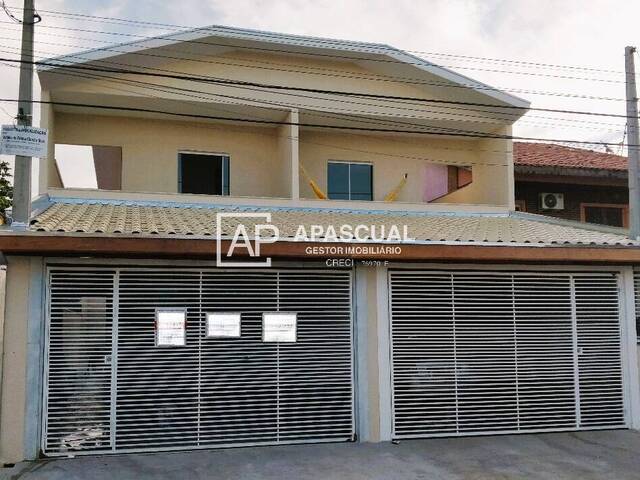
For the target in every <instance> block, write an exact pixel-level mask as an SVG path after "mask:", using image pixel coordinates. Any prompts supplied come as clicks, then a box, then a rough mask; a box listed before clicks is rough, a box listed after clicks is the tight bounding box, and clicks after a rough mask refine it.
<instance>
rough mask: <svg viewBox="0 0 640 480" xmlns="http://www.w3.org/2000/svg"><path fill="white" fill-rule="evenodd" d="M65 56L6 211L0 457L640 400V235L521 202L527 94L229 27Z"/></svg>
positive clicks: (549, 414) (615, 424)
mask: <svg viewBox="0 0 640 480" xmlns="http://www.w3.org/2000/svg"><path fill="white" fill-rule="evenodd" d="M48 63H49V65H48V66H46V67H42V68H40V70H39V73H38V74H39V80H40V84H41V86H42V98H43V99H45V100H46V101H49V102H52V103H45V104H43V108H42V115H41V118H42V124H43V125H42V126H44V127H46V128H47V129H48V130H49V133H50V148H49V154H48V156H47V158H46V159H44V160H43V161H42V162H40V168H39V175H40V177H39V196H38V198H37V200H36V201H35V202H34V204H33V214H32V219H31V221H30V225H29V227H28V229H26V230H25V229H21V228H20V226H19V225H18V226H15V225H14V226H7V227H5V228H4V229H3V230H2V231H1V232H0V251H2V252H3V254H4V255H5V257H6V259H7V283H6V297H7V302H6V309H5V316H4V330H3V334H4V341H3V343H2V344H3V345H4V352H3V355H2V358H3V363H2V372H3V377H2V406H1V407H2V408H1V411H0V456H1V457H2V461H4V462H15V461H18V460H22V459H24V458H35V457H37V456H39V455H44V456H68V455H79V454H98V453H125V452H140V451H144V452H157V451H166V450H180V449H195V448H211V447H217V446H240V445H255V444H284V443H304V442H325V441H333V442H341V441H354V440H357V441H365V442H378V441H390V440H392V439H401V438H415V437H431V436H458V435H472V434H473V435H475V434H478V435H480V434H490V433H506V432H513V433H517V432H541V431H558V430H584V429H601V428H632V427H634V428H637V427H638V426H639V425H640V401H639V399H638V397H639V396H640V391H639V390H638V372H637V360H636V358H637V352H636V342H635V338H636V336H635V331H634V308H633V295H634V286H633V279H634V276H633V266H634V265H637V264H638V262H640V248H639V244H638V242H637V241H634V240H631V239H629V238H628V237H627V233H626V232H625V231H624V230H622V229H614V228H604V227H598V226H589V225H581V224H578V223H575V222H564V221H560V220H557V219H549V218H546V217H543V216H538V215H531V214H526V213H521V212H515V211H514V208H515V204H514V177H513V160H512V142H511V140H510V139H509V136H510V134H511V128H512V125H511V122H513V121H515V120H516V117H517V115H518V114H524V113H525V112H526V110H527V108H528V103H527V102H526V101H524V100H522V99H519V98H517V97H514V96H512V95H510V94H507V93H504V92H501V91H499V90H497V89H495V88H492V87H489V86H487V85H484V84H482V83H479V82H476V81H474V80H472V79H470V78H468V77H465V76H462V75H459V74H457V73H455V72H452V71H450V70H447V69H444V68H441V67H438V66H437V65H434V64H431V63H429V62H427V61H425V60H421V59H419V58H417V57H414V56H412V55H409V54H408V53H406V52H403V51H401V50H397V49H395V48H392V47H388V46H385V45H376V44H368V43H359V42H347V41H338V40H330V39H319V38H309V37H299V36H292V35H284V34H276V33H267V32H256V31H250V30H240V29H233V28H226V27H209V28H202V29H195V30H190V31H186V32H180V33H174V34H171V35H167V36H164V37H158V38H155V39H149V40H142V41H139V42H135V43H130V44H124V45H118V46H114V47H107V48H101V49H97V50H92V51H88V52H82V53H79V54H73V55H68V56H65V57H61V58H58V59H54V60H51V61H49V62H48ZM55 65H58V66H55ZM117 69H120V70H123V69H124V70H125V71H126V72H125V73H122V72H117V71H112V70H117ZM132 70H133V71H132ZM134 72H144V73H147V74H153V75H146V76H145V75H137V74H136V73H134ZM466 103H471V104H473V105H474V107H473V113H472V114H470V113H469V110H468V109H467V108H466ZM479 105H481V106H482V107H481V108H480V107H479ZM505 112H508V113H509V115H505V114H504V113H505ZM505 118H508V119H509V120H505ZM63 157H65V158H63ZM65 159H66V160H69V159H72V161H77V162H82V161H84V162H95V167H96V168H95V171H96V176H97V185H98V187H100V188H99V189H86V188H85V189H79V188H72V185H70V184H67V185H66V186H65V185H64V183H63V181H62V180H63V179H62V178H60V175H59V174H58V168H57V163H56V160H58V161H59V162H62V161H64V160H65ZM73 159H76V160H73ZM60 165H62V163H60ZM77 165H79V163H78V164H77ZM325 195H328V197H329V199H320V198H318V197H323V196H325ZM385 199H386V200H387V201H385ZM392 200H393V201H392ZM219 214H224V215H223V217H222V218H221V217H220V215H219ZM256 225H262V227H259V228H258V232H260V231H265V233H266V234H267V236H265V237H262V236H260V235H259V237H260V238H259V240H261V241H264V243H261V244H259V245H260V248H261V250H260V253H261V257H260V258H255V257H250V256H249V248H246V247H247V244H246V243H245V244H243V245H244V247H243V245H240V246H239V245H238V244H237V242H235V240H239V239H240V238H241V237H239V236H238V235H239V233H242V228H241V227H242V226H245V227H246V228H247V229H248V230H249V231H251V232H253V231H254V227H256ZM273 226H276V227H278V229H279V233H280V236H279V238H273V237H269V236H268V235H269V234H272V233H273V231H274V229H273ZM368 226H369V227H370V226H373V227H374V229H376V231H373V230H371V229H370V230H367V228H368ZM394 226H397V227H399V230H400V231H402V230H404V229H405V228H406V230H407V234H408V235H407V237H408V238H393V237H392V238H391V239H390V240H389V241H386V240H387V239H388V237H389V235H382V234H381V232H380V230H381V229H382V227H385V229H387V232H390V231H391V230H393V227H394ZM239 227H240V228H239ZM301 227H302V228H304V229H305V230H306V231H307V232H310V233H313V232H319V234H320V238H303V237H302V236H301V235H300V233H301V232H300V230H301ZM343 227H347V229H354V230H357V231H360V230H364V231H365V235H364V237H365V238H362V241H361V242H355V241H352V242H347V243H344V242H339V241H336V239H335V237H334V236H333V234H331V233H330V232H331V229H332V228H335V229H336V230H337V231H338V232H340V231H341V230H342V228H343ZM362 227H364V229H362ZM253 239H254V240H255V236H254V238H253ZM274 240H275V242H273V241H274ZM267 242H273V243H267ZM249 245H250V246H251V248H252V249H253V248H254V246H255V244H254V243H251V244H249ZM232 251H233V253H234V255H233V257H231V258H229V255H228V254H229V253H230V252H232ZM217 257H218V258H217ZM267 257H269V259H270V261H271V264H270V266H267V265H265V264H264V262H263V261H264V260H266V259H267ZM349 259H355V260H356V262H354V263H351V262H350V261H349ZM216 260H221V261H223V262H227V263H224V264H223V265H220V264H219V263H217V262H216ZM360 260H362V261H360ZM230 261H231V262H235V263H232V264H231V265H230V264H229V263H228V262H230ZM248 261H252V262H256V261H258V262H260V263H258V264H257V265H252V266H248V264H247V262H248Z"/></svg>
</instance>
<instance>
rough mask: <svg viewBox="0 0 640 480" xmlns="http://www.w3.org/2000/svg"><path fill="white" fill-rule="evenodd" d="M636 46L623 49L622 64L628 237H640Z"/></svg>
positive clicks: (639, 140) (639, 158)
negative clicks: (627, 178) (627, 192)
mask: <svg viewBox="0 0 640 480" xmlns="http://www.w3.org/2000/svg"><path fill="white" fill-rule="evenodd" d="M635 52H636V47H626V48H625V49H624V66H625V72H626V74H627V82H626V83H627V142H628V147H627V149H628V154H629V173H628V176H629V228H630V237H631V238H633V239H638V238H640V185H638V183H639V181H638V180H639V179H638V175H639V174H640V130H638V94H637V92H636V70H635V65H634V61H633V54H634V53H635Z"/></svg>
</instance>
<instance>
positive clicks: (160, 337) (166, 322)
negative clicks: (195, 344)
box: [156, 310, 187, 347]
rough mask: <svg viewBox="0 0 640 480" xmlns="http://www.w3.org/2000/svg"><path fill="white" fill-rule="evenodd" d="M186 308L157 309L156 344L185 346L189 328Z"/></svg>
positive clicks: (160, 345) (159, 345) (161, 345)
mask: <svg viewBox="0 0 640 480" xmlns="http://www.w3.org/2000/svg"><path fill="white" fill-rule="evenodd" d="M186 327H187V312H186V310H157V311H156V346H158V347H184V346H185V345H186V337H187V335H186V330H187V328H186Z"/></svg>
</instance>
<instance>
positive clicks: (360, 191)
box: [351, 163, 373, 200]
mask: <svg viewBox="0 0 640 480" xmlns="http://www.w3.org/2000/svg"><path fill="white" fill-rule="evenodd" d="M372 170H373V167H372V166H371V165H365V164H361V163H352V164H351V200H372V199H373V195H372V193H373V192H372V190H373V188H372V186H371V183H372V182H371V180H372V178H371V177H372Z"/></svg>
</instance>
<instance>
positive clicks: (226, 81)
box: [0, 58, 627, 118]
mask: <svg viewBox="0 0 640 480" xmlns="http://www.w3.org/2000/svg"><path fill="white" fill-rule="evenodd" d="M0 61H4V62H12V63H21V62H22V60H17V59H13V58H0ZM55 61H56V60H55V59H54V60H53V62H55ZM31 63H33V64H34V65H38V66H49V67H55V68H62V69H65V68H66V69H73V70H87V71H95V72H104V73H122V74H130V75H142V76H151V77H162V78H171V79H173V80H184V81H190V82H197V83H210V84H216V85H226V86H230V87H234V86H253V87H260V88H266V89H269V90H284V91H287V90H291V91H301V92H309V93H323V94H328V95H338V96H348V97H360V98H374V99H380V100H388V101H398V100H400V101H409V102H415V103H435V104H448V105H470V106H476V107H488V108H492V109H497V110H501V109H508V110H518V111H520V112H523V113H524V112H525V111H527V110H532V111H539V112H553V113H565V114H574V115H590V116H604V117H614V118H627V116H626V115H621V114H613V113H603V112H590V111H585V110H564V109H553V108H526V107H518V106H515V105H496V104H488V103H481V102H464V101H459V100H442V99H433V98H422V97H405V96H399V95H383V94H375V93H366V92H352V91H344V90H325V89H320V88H307V87H294V86H288V85H276V84H264V83H258V82H248V81H242V80H232V79H227V78H216V77H210V76H204V75H202V76H190V75H182V74H167V73H155V72H144V71H139V70H125V69H109V68H104V67H87V66H80V65H65V64H60V63H51V61H49V62H43V61H35V62H31ZM494 112H495V110H494ZM487 113H489V112H487Z"/></svg>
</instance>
